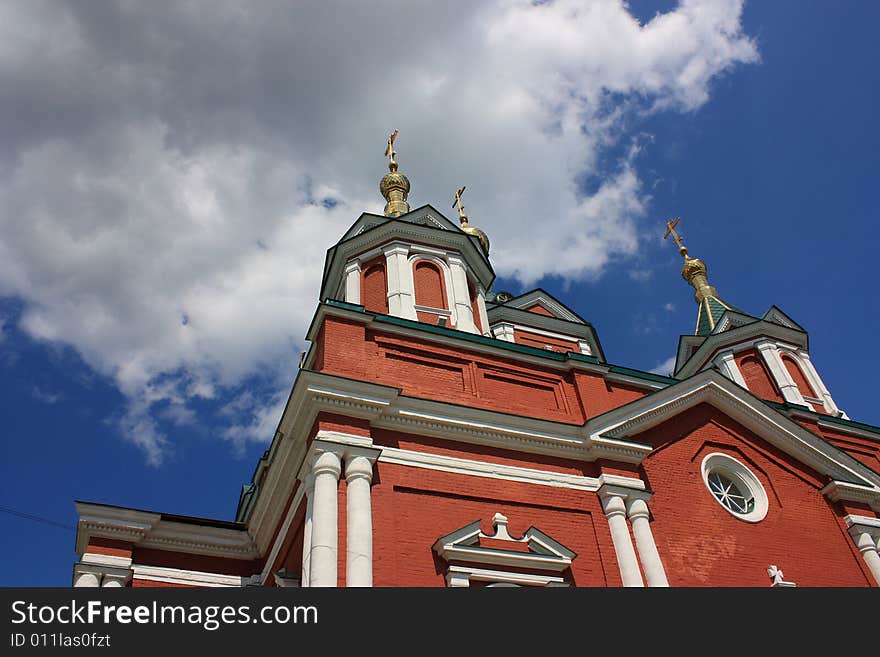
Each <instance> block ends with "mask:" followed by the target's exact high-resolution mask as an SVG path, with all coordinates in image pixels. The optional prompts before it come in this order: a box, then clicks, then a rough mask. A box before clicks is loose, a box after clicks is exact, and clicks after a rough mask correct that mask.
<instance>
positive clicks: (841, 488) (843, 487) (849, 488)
mask: <svg viewBox="0 0 880 657" xmlns="http://www.w3.org/2000/svg"><path fill="white" fill-rule="evenodd" d="M821 493H822V494H823V495H824V496H825V497H827V498H828V499H829V500H831V501H832V502H839V501H841V500H846V501H849V502H862V503H864V504H868V505H869V506H870V507H871V508H872V509H874V510H876V511H880V490H878V489H877V488H875V487H871V486H863V485H859V484H853V483H850V482H848V481H832V482H830V483H828V484H827V485H826V486H825V487H824V488H822V491H821Z"/></svg>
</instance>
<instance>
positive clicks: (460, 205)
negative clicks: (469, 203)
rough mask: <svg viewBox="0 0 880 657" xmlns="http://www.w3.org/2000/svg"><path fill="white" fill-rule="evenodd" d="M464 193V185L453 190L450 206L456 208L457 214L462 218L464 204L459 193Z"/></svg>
mask: <svg viewBox="0 0 880 657" xmlns="http://www.w3.org/2000/svg"><path fill="white" fill-rule="evenodd" d="M462 194H464V187H462V188H461V189H459V190H458V191H457V192H455V202H454V203H453V204H452V207H454V208H455V207H457V208H458V216H459V217H461V218H464V204H463V203H462V202H461V195H462Z"/></svg>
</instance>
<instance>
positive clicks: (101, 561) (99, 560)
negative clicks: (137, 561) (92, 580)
mask: <svg viewBox="0 0 880 657" xmlns="http://www.w3.org/2000/svg"><path fill="white" fill-rule="evenodd" d="M80 563H88V564H94V565H97V566H111V567H113V568H128V567H129V566H131V557H119V556H116V555H112V554H98V553H95V552H86V553H85V554H84V555H82V557H81V558H80Z"/></svg>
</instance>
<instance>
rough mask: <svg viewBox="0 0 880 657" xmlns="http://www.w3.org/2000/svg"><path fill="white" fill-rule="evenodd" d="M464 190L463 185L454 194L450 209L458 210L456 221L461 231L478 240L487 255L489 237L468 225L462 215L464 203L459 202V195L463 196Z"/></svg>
mask: <svg viewBox="0 0 880 657" xmlns="http://www.w3.org/2000/svg"><path fill="white" fill-rule="evenodd" d="M464 190H465V187H464V185H462V187H461V189H459V190H458V191H456V192H455V201H454V202H453V203H452V207H453V208H458V220H459V222H461V229H462V230H463V231H464V232H465V233H467V234H468V235H473V236H474V237H476V238H477V239H478V240H480V245H481V246H482V247H483V252H484V253H485V254H486V255H489V237H488V236H487V235H486V233H484V232H483V231H481V230H480V229H479V228H476V227H475V226H470V225H468V218H467V215H466V214H465V213H464V203H462V201H461V195H462V194H464Z"/></svg>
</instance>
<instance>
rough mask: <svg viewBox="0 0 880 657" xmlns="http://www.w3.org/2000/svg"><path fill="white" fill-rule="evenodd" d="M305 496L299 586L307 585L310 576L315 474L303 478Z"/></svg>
mask: <svg viewBox="0 0 880 657" xmlns="http://www.w3.org/2000/svg"><path fill="white" fill-rule="evenodd" d="M303 486H305V496H306V517H305V520H304V521H303V554H302V575H301V576H300V586H302V587H306V586H309V577H310V576H311V573H310V572H309V571H310V568H311V563H312V513H313V511H314V509H313V507H314V503H313V498H314V496H315V476H314V475H313V474H307V475H306V476H305V479H303Z"/></svg>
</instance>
